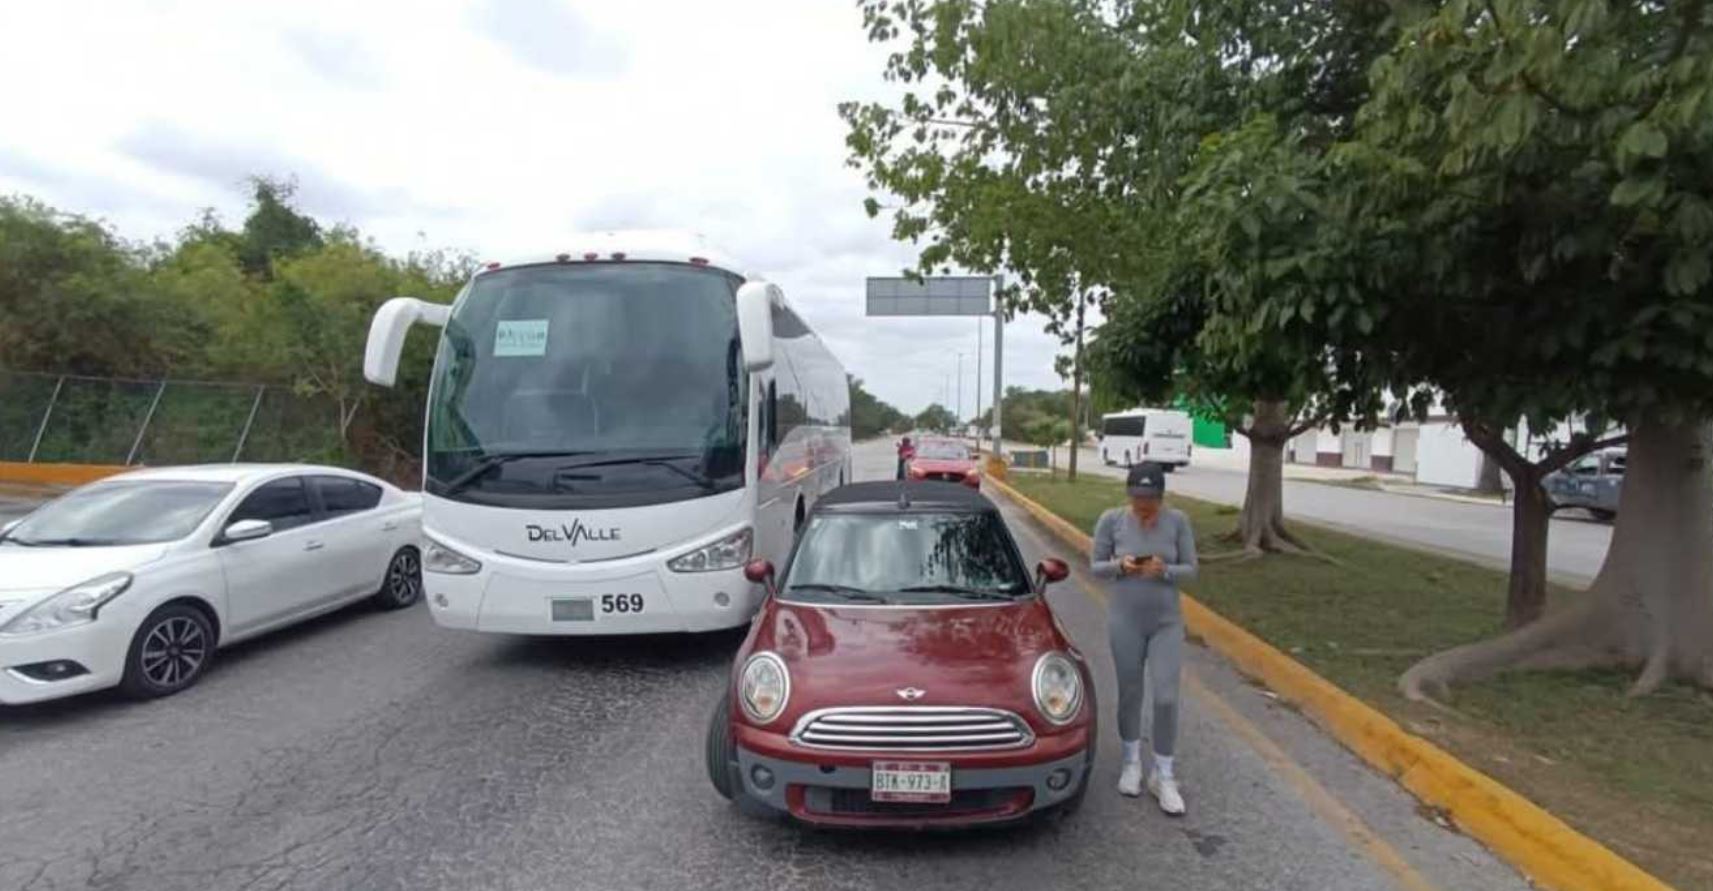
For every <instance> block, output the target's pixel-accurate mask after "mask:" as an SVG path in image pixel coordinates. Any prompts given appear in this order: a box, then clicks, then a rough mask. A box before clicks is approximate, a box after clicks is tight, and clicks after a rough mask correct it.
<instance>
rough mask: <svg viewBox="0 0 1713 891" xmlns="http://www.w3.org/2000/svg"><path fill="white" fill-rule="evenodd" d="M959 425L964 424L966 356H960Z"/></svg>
mask: <svg viewBox="0 0 1713 891" xmlns="http://www.w3.org/2000/svg"><path fill="white" fill-rule="evenodd" d="M957 381H958V423H960V424H962V423H963V422H964V354H963V353H959V354H958V376H957Z"/></svg>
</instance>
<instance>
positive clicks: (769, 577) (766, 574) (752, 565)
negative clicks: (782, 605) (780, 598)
mask: <svg viewBox="0 0 1713 891" xmlns="http://www.w3.org/2000/svg"><path fill="white" fill-rule="evenodd" d="M743 577H744V578H746V579H749V580H750V581H751V582H752V583H754V584H757V585H765V586H767V593H768V594H770V595H771V594H777V593H779V592H778V590H777V589H776V588H775V587H774V584H773V561H772V560H761V559H757V560H751V561H749V562H748V563H745V564H744V566H743Z"/></svg>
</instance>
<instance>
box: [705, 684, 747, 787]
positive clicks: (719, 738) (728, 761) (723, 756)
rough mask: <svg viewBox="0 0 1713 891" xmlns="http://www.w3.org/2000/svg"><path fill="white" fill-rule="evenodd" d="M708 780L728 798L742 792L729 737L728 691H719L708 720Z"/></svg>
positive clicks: (730, 720)
mask: <svg viewBox="0 0 1713 891" xmlns="http://www.w3.org/2000/svg"><path fill="white" fill-rule="evenodd" d="M706 753H707V759H708V781H709V782H711V783H713V784H714V791H715V792H718V793H720V797H721V798H724V799H726V800H727V801H732V800H734V799H736V798H737V797H738V795H739V794H741V793H742V792H743V788H742V785H741V782H742V781H741V780H740V779H739V778H738V753H737V744H736V741H734V740H733V739H732V701H731V696H730V695H728V694H721V695H720V704H719V705H717V706H715V707H714V717H713V718H712V719H710V720H709V721H708V742H707V747H706Z"/></svg>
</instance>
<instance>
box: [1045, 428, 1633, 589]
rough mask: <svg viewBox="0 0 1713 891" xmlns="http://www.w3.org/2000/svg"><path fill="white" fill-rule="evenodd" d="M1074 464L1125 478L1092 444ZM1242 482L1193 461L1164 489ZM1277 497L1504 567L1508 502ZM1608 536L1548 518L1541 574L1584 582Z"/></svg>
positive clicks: (1298, 512)
mask: <svg viewBox="0 0 1713 891" xmlns="http://www.w3.org/2000/svg"><path fill="white" fill-rule="evenodd" d="M1061 451H1062V450H1061ZM1063 460H1064V456H1063V454H1061V455H1060V461H1061V462H1062V461H1063ZM1192 460H1193V459H1192ZM1078 461H1079V467H1080V468H1081V469H1084V470H1089V471H1092V472H1094V473H1098V474H1101V475H1104V476H1113V477H1122V476H1123V475H1124V469H1123V468H1120V467H1107V466H1104V465H1102V464H1101V463H1100V458H1099V456H1098V455H1097V454H1096V453H1095V452H1094V451H1093V450H1091V449H1085V450H1083V452H1082V453H1081V455H1080V456H1079V458H1078ZM1247 481H1248V476H1247V474H1245V473H1243V472H1242V471H1233V470H1227V469H1225V468H1214V467H1206V466H1196V465H1195V464H1193V463H1192V464H1191V465H1190V466H1189V467H1186V468H1183V469H1181V470H1177V471H1174V472H1173V474H1172V476H1171V478H1169V479H1168V480H1167V481H1166V486H1167V489H1168V490H1169V491H1176V492H1182V493H1184V494H1185V495H1190V496H1193V497H1196V498H1201V499H1203V500H1207V501H1217V502H1221V503H1224V504H1242V503H1243V493H1244V487H1245V485H1246V483H1247ZM1284 494H1285V516H1286V518H1287V519H1290V518H1296V519H1303V520H1310V521H1313V522H1316V523H1320V524H1323V525H1328V526H1336V527H1340V528H1342V529H1344V530H1346V531H1349V532H1353V533H1355V534H1357V535H1363V536H1366V537H1369V538H1377V539H1381V540H1384V541H1389V542H1392V543H1395V544H1401V545H1405V546H1409V547H1416V548H1427V549H1430V550H1435V551H1441V552H1444V553H1448V554H1452V555H1454V556H1458V557H1462V558H1465V559H1469V560H1474V561H1476V562H1480V563H1485V564H1487V565H1489V566H1493V567H1496V568H1500V569H1504V568H1508V567H1509V566H1510V560H1511V508H1510V507H1509V506H1505V505H1497V504H1472V503H1470V502H1466V501H1451V500H1447V499H1443V498H1431V497H1425V496H1416V495H1401V494H1397V493H1393V492H1377V491H1372V490H1367V489H1357V488H1352V487H1348V486H1336V485H1328V484H1326V483H1319V482H1309V481H1305V480H1291V479H1287V480H1285V493H1284ZM1611 541H1612V527H1611V526H1610V525H1608V524H1606V523H1601V522H1598V521H1595V520H1593V519H1592V518H1588V517H1584V516H1582V515H1581V514H1580V512H1578V511H1568V512H1566V513H1564V514H1562V515H1560V516H1558V517H1554V518H1553V520H1552V529H1551V532H1550V533H1549V537H1548V540H1547V571H1548V572H1549V573H1550V574H1551V575H1552V576H1553V577H1554V578H1555V579H1556V580H1558V581H1561V582H1564V583H1568V584H1573V585H1587V584H1588V583H1589V582H1590V581H1592V580H1593V578H1594V574H1595V573H1597V572H1599V570H1600V564H1601V562H1602V561H1603V560H1605V559H1606V547H1607V545H1609V544H1610V543H1611Z"/></svg>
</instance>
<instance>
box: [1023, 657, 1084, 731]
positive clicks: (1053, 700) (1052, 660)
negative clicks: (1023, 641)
mask: <svg viewBox="0 0 1713 891" xmlns="http://www.w3.org/2000/svg"><path fill="white" fill-rule="evenodd" d="M1031 686H1033V687H1034V688H1035V708H1036V709H1038V710H1039V711H1040V712H1041V716H1042V717H1044V718H1046V719H1047V720H1049V721H1051V722H1053V723H1054V724H1068V723H1070V720H1071V719H1072V718H1075V717H1076V716H1077V710H1078V709H1079V708H1081V707H1082V703H1083V678H1082V674H1081V673H1079V672H1078V671H1077V666H1076V664H1075V663H1073V662H1072V661H1071V660H1070V659H1069V658H1067V657H1066V656H1065V654H1063V653H1058V652H1053V653H1046V654H1044V655H1042V656H1041V658H1040V659H1037V660H1036V661H1035V674H1034V679H1033V681H1032V683H1031Z"/></svg>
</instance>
